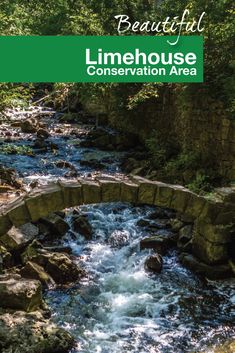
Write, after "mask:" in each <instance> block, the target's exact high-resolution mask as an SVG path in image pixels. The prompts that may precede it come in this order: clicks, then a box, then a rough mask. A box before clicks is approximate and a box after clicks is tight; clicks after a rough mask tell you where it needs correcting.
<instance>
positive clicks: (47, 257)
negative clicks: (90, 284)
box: [21, 241, 83, 284]
mask: <svg viewBox="0 0 235 353" xmlns="http://www.w3.org/2000/svg"><path fill="white" fill-rule="evenodd" d="M21 257H22V262H23V263H24V264H25V265H26V264H27V262H33V263H35V264H37V265H39V266H40V267H42V268H43V269H44V271H45V272H46V273H47V274H48V275H49V276H50V277H52V279H53V280H54V281H55V283H56V284H66V283H71V282H75V281H76V280H77V279H78V278H80V277H81V276H82V275H83V271H82V270H81V269H80V268H79V266H77V265H76V264H75V263H74V262H73V261H72V260H71V258H70V257H69V256H68V255H67V254H65V253H58V252H50V251H47V250H45V249H43V248H42V246H41V244H40V243H38V242H35V241H34V242H33V243H31V244H30V245H29V246H28V247H27V249H26V250H25V251H24V253H23V254H22V255H21ZM30 267H32V265H31V266H30ZM37 271H40V268H38V269H37Z"/></svg>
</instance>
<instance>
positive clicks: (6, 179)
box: [0, 165, 22, 188]
mask: <svg viewBox="0 0 235 353" xmlns="http://www.w3.org/2000/svg"><path fill="white" fill-rule="evenodd" d="M2 183H5V184H8V185H12V186H14V187H16V188H20V187H21V186H22V184H21V182H20V181H19V180H17V176H16V171H15V169H12V168H6V167H4V166H2V165H0V184H2Z"/></svg>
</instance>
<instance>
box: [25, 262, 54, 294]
mask: <svg viewBox="0 0 235 353" xmlns="http://www.w3.org/2000/svg"><path fill="white" fill-rule="evenodd" d="M20 274H21V276H22V277H24V278H29V279H36V280H38V281H40V282H41V283H42V285H43V287H46V288H52V287H54V286H55V281H54V280H53V278H52V277H51V276H50V275H49V274H48V273H47V272H46V271H45V270H44V268H43V267H42V266H40V265H38V264H36V263H34V262H32V261H28V262H27V263H26V265H25V266H24V267H23V268H22V269H21V270H20Z"/></svg>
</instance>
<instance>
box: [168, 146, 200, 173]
mask: <svg viewBox="0 0 235 353" xmlns="http://www.w3.org/2000/svg"><path fill="white" fill-rule="evenodd" d="M201 162H202V159H201V156H200V155H199V154H198V153H195V152H192V151H191V152H187V153H186V152H184V153H180V154H179V155H178V156H177V157H176V158H174V159H171V160H170V161H168V162H167V163H166V165H165V171H166V172H167V173H170V174H173V173H176V172H179V171H181V172H184V171H186V170H189V169H190V170H197V169H198V168H199V167H200V164H201Z"/></svg>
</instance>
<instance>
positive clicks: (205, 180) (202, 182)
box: [186, 174, 213, 194]
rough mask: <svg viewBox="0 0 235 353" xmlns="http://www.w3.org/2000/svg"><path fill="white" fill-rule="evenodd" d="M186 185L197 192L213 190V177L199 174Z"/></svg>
mask: <svg viewBox="0 0 235 353" xmlns="http://www.w3.org/2000/svg"><path fill="white" fill-rule="evenodd" d="M186 186H187V187H188V188H189V189H190V190H192V191H193V192H195V193H197V194H202V193H207V192H210V191H212V190H213V182H212V180H211V178H210V177H209V176H208V175H204V174H197V175H196V177H195V179H194V180H192V182H191V183H189V184H187V185H186Z"/></svg>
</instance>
